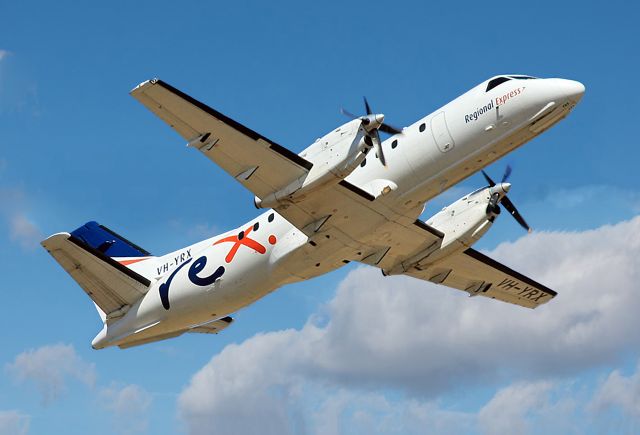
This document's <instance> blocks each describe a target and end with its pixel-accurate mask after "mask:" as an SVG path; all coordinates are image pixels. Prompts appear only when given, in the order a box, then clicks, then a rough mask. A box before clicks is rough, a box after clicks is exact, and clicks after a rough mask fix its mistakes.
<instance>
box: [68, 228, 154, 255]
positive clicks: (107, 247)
mask: <svg viewBox="0 0 640 435" xmlns="http://www.w3.org/2000/svg"><path fill="white" fill-rule="evenodd" d="M71 235H72V236H74V237H76V238H78V239H80V240H82V241H83V242H85V243H86V244H87V245H89V246H91V247H92V248H94V249H96V250H98V251H100V252H101V253H103V254H104V255H106V256H108V257H149V256H151V254H150V253H149V252H147V251H145V250H144V249H142V248H141V247H140V246H138V245H136V244H134V243H131V242H130V241H128V240H127V239H125V238H124V237H122V236H121V235H119V234H117V233H115V232H114V231H111V230H110V229H109V228H107V227H105V226H104V225H100V224H99V223H97V222H94V221H91V222H87V223H86V224H84V225H83V226H81V227H80V228H76V229H75V230H73V231H72V232H71Z"/></svg>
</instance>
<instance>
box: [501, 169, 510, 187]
mask: <svg viewBox="0 0 640 435" xmlns="http://www.w3.org/2000/svg"><path fill="white" fill-rule="evenodd" d="M510 176H511V165H507V167H506V168H505V169H504V175H503V176H502V183H504V182H505V181H507V180H508V179H509V177H510Z"/></svg>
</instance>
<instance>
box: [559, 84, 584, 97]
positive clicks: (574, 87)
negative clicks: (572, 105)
mask: <svg viewBox="0 0 640 435" xmlns="http://www.w3.org/2000/svg"><path fill="white" fill-rule="evenodd" d="M563 87H564V88H565V92H566V94H567V97H569V98H570V99H571V100H573V101H575V102H578V101H580V99H581V98H582V96H583V95H584V91H585V88H584V85H583V84H582V83H580V82H578V81H575V80H564V84H563Z"/></svg>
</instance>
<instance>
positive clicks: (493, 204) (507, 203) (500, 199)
mask: <svg viewBox="0 0 640 435" xmlns="http://www.w3.org/2000/svg"><path fill="white" fill-rule="evenodd" d="M482 175H484V179H485V180H487V183H489V187H496V186H497V187H498V189H500V190H502V192H499V191H496V192H494V193H493V195H491V200H490V201H489V205H488V206H487V210H488V211H492V212H494V213H496V214H497V213H500V207H499V204H502V206H503V207H504V208H505V209H506V210H507V211H508V212H509V214H510V215H511V216H513V218H514V219H515V220H516V221H517V222H518V223H519V224H520V226H521V227H522V228H524V229H525V230H527V231H528V232H531V231H532V230H531V227H530V226H529V224H527V222H526V221H525V220H524V218H523V217H522V215H521V214H520V212H519V211H518V209H517V208H516V206H515V205H513V203H512V202H511V200H510V199H509V198H507V192H509V189H510V188H511V183H507V180H508V179H509V177H510V176H511V166H509V165H507V167H506V169H505V171H504V174H503V175H502V181H501V182H500V184H496V183H495V181H493V180H492V179H491V177H489V175H487V173H486V172H484V171H482Z"/></svg>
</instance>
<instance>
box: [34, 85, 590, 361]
mask: <svg viewBox="0 0 640 435" xmlns="http://www.w3.org/2000/svg"><path fill="white" fill-rule="evenodd" d="M584 92H585V87H584V85H582V84H581V83H580V82H577V81H573V80H566V79H560V78H535V77H531V76H526V75H500V76H496V77H492V78H490V79H488V80H485V81H483V82H482V83H480V84H479V85H477V86H475V87H473V88H472V89H470V90H469V91H468V92H466V93H464V94H463V95H461V96H459V97H458V98H456V99H455V100H453V101H451V102H449V103H448V104H446V105H444V106H443V107H441V108H439V109H437V110H436V111H434V112H433V113H431V114H429V115H427V116H425V117H423V118H421V119H419V120H418V121H416V122H415V123H413V124H411V125H409V126H407V127H405V128H402V129H398V128H395V127H393V126H392V125H390V124H387V123H386V122H385V118H384V115H383V114H380V113H376V112H374V111H373V110H372V109H371V107H370V105H369V103H368V102H367V100H366V99H365V114H364V115H360V116H356V115H352V114H350V113H349V112H346V111H344V113H345V114H346V115H347V116H349V117H350V118H352V119H351V120H350V121H348V122H347V123H345V124H343V125H341V126H340V127H338V128H336V129H334V130H333V131H331V132H329V133H328V134H326V135H325V136H323V137H321V138H319V139H317V140H316V141H315V142H314V143H312V144H311V145H310V146H308V147H307V148H306V149H305V150H304V151H302V152H301V153H299V154H296V153H294V152H292V151H290V150H289V149H287V148H285V147H283V146H282V145H279V144H277V143H276V142H274V141H272V140H270V139H267V138H266V137H264V136H262V135H260V134H259V133H256V132H255V131H253V130H251V129H249V128H247V127H245V126H244V125H242V124H240V123H238V122H237V121H234V120H233V119H230V118H229V117H227V116H225V115H223V114H222V113H220V112H218V111H216V110H215V109H213V108H211V107H209V106H207V105H205V104H204V103H201V102H200V101H198V100H196V99H194V98H192V97H190V96H189V95H187V94H185V93H184V92H182V91H180V90H178V89H176V88H174V87H173V86H171V85H169V84H168V83H165V82H163V81H162V80H159V79H152V80H148V81H145V82H143V83H141V84H140V85H138V86H137V87H135V88H134V89H133V90H132V91H131V95H132V96H133V97H134V98H135V99H136V100H138V101H139V102H140V103H142V104H143V105H144V106H145V107H146V108H147V109H149V110H150V111H151V112H153V113H154V114H155V115H157V116H158V117H159V118H160V119H162V120H163V121H164V122H166V123H167V124H169V126H170V127H171V128H173V129H174V130H175V131H176V132H177V133H178V134H179V135H180V136H181V137H182V138H183V139H184V140H186V141H187V144H188V146H189V147H191V148H194V149H196V150H198V151H199V152H201V153H202V154H204V156H205V157H207V158H209V159H210V160H211V161H213V162H214V163H216V164H217V165H218V166H220V167H221V168H222V169H223V170H224V171H225V172H227V173H228V174H229V175H231V176H232V177H233V178H234V179H235V180H237V181H238V182H240V183H241V184H242V185H243V186H244V187H246V188H247V189H248V190H249V191H250V192H251V193H252V194H253V195H254V204H255V206H256V207H257V208H258V209H264V210H265V211H264V212H263V213H262V214H260V215H259V216H258V217H256V218H255V219H252V220H251V221H249V222H247V223H245V224H242V225H240V226H239V227H237V228H235V229H232V230H230V231H227V232H226V233H224V234H221V235H218V236H215V237H212V238H209V239H206V240H203V241H201V242H198V243H195V244H193V245H190V246H187V247H184V248H182V249H178V250H176V251H174V252H171V253H168V254H165V255H162V256H154V255H152V254H151V253H149V252H147V251H146V250H144V249H143V248H141V247H139V246H137V245H136V244H134V243H132V242H130V241H129V240H127V239H125V238H124V237H122V236H120V235H118V234H117V233H115V232H114V231H112V230H110V229H109V228H107V227H106V226H104V225H101V224H98V223H96V222H94V221H91V222H88V223H86V224H84V225H82V226H81V227H79V228H77V229H75V230H73V231H71V232H61V233H57V234H54V235H52V236H50V237H48V238H47V239H45V240H44V241H42V246H43V247H44V248H45V249H46V250H47V251H48V252H49V253H50V254H51V255H52V256H53V258H54V259H55V260H56V261H57V262H58V263H59V264H60V265H61V266H62V267H63V268H64V269H65V270H66V271H67V272H68V273H69V274H70V275H71V277H72V278H73V279H74V280H75V281H77V283H78V284H79V285H80V286H81V287H82V288H83V290H84V291H85V292H86V293H87V295H88V296H89V297H90V298H91V299H92V300H93V302H94V303H95V306H96V309H97V311H98V313H99V315H100V318H101V320H102V322H103V328H102V330H101V331H100V332H99V333H98V334H97V335H96V337H95V338H94V340H93V341H92V347H93V348H94V349H102V348H106V347H110V346H118V347H120V348H129V347H133V346H138V345H142V344H146V343H151V342H155V341H159V340H164V339H168V338H172V337H177V336H179V335H182V334H185V333H213V334H217V333H219V332H220V331H222V330H224V329H225V328H227V327H228V326H229V325H230V324H231V323H232V322H233V318H232V317H231V315H232V314H234V313H236V312H237V311H238V310H240V309H242V308H243V307H246V306H247V305H249V304H251V303H253V302H254V301H256V300H258V299H260V298H262V297H264V296H265V295H267V294H269V293H271V292H272V291H274V290H276V289H277V288H279V287H281V286H283V285H285V284H289V283H293V282H298V281H303V280H307V279H311V278H313V277H316V276H318V275H322V274H325V273H328V272H330V271H332V270H335V269H337V268H340V267H342V266H344V265H345V264H347V263H349V262H351V261H356V262H359V263H362V264H367V265H370V266H373V267H377V268H379V269H380V270H381V271H382V273H383V275H385V276H390V275H408V276H411V277H415V278H417V279H421V280H424V281H428V282H432V283H436V284H441V285H444V286H447V287H451V288H454V289H458V290H461V291H464V292H467V293H468V294H469V295H470V296H483V297H487V298H492V299H498V300H500V301H504V302H508V303H511V304H515V305H519V306H522V307H527V308H536V307H538V306H540V305H542V304H545V303H547V302H549V301H550V300H551V299H552V298H554V297H555V296H556V292H555V291H553V290H551V289H549V288H547V287H545V286H544V285H542V284H540V283H538V282H536V281H534V280H533V279H531V278H528V277H526V276H524V275H522V274H521V273H518V272H516V271H514V270H512V269H510V268H509V267H507V266H505V265H503V264H501V263H499V262H497V261H495V260H493V259H491V258H489V257H488V256H486V255H484V254H482V253H480V252H478V251H476V250H474V249H473V248H472V245H473V244H474V243H476V242H477V241H478V240H479V239H480V238H481V237H482V236H483V235H484V234H485V233H486V232H487V231H488V230H489V228H490V227H491V225H492V223H493V222H494V220H495V218H496V217H497V216H498V214H499V213H500V206H502V207H504V208H505V209H506V210H507V211H508V212H509V214H511V215H512V216H513V217H515V218H516V220H517V221H518V222H519V223H520V224H521V225H522V226H523V227H524V228H526V229H529V226H528V225H527V223H526V222H525V220H524V219H523V218H522V216H521V215H520V213H519V212H518V211H517V209H516V208H515V206H514V205H513V203H512V202H511V201H510V200H509V198H508V197H507V196H506V194H507V192H508V191H509V189H510V187H511V185H510V184H509V183H508V182H507V181H506V180H507V178H508V176H509V173H510V169H508V170H507V172H506V173H505V176H504V177H503V179H502V181H501V182H500V183H496V182H494V181H493V180H492V179H491V178H490V177H489V176H488V175H487V174H486V173H484V172H483V174H484V175H485V178H486V180H487V182H488V184H489V185H488V186H487V187H483V188H481V189H478V190H477V191H475V192H472V193H470V194H468V195H465V196H464V197H462V198H461V199H459V200H458V201H456V202H454V203H453V204H451V205H450V206H447V207H445V208H444V209H443V210H442V211H440V212H438V213H437V214H435V215H434V216H433V217H432V218H430V219H428V220H427V221H426V222H425V221H422V220H420V216H421V214H422V212H423V210H424V208H425V204H426V203H427V201H429V200H431V199H432V198H433V197H435V196H436V195H438V194H440V193H441V192H443V191H444V190H446V189H448V188H449V187H451V186H453V185H454V184H456V183H458V182H459V181H461V180H463V179H465V178H467V177H469V176H470V175H472V174H474V173H476V172H477V171H480V170H481V169H482V168H484V167H485V166H487V165H489V164H490V163H492V162H494V161H496V160H497V159H499V158H500V157H502V156H504V155H505V154H507V153H509V152H511V151H513V150H514V149H516V148H518V147H520V146H521V145H523V144H524V143H526V142H528V141H530V140H531V139H532V138H534V137H536V136H537V135H539V134H540V133H542V132H544V131H545V130H547V129H549V128H550V127H551V126H553V125H555V124H556V123H558V122H559V121H560V120H562V119H563V118H565V117H566V116H567V115H568V114H569V113H570V112H571V110H572V109H573V108H574V107H575V106H576V104H577V103H578V102H579V101H580V99H581V98H582V96H583V94H584ZM381 132H383V133H386V134H388V135H390V137H388V138H387V139H386V140H384V141H382V140H381V138H380V133H381ZM425 297H426V295H425Z"/></svg>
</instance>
